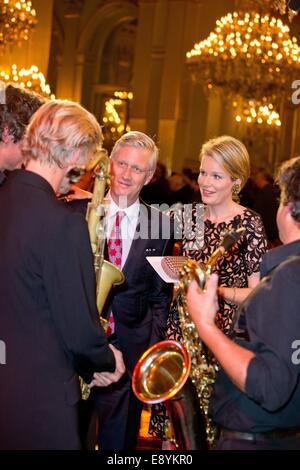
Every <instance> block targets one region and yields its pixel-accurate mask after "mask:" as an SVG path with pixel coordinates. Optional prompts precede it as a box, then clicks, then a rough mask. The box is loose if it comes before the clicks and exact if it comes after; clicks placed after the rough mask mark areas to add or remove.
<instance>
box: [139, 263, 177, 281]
mask: <svg viewBox="0 0 300 470" xmlns="http://www.w3.org/2000/svg"><path fill="white" fill-rule="evenodd" d="M163 258H164V257H163V256H146V260H147V261H148V262H149V263H150V264H151V266H152V267H153V269H155V271H156V272H157V274H158V275H159V276H160V277H161V278H162V280H163V281H165V282H168V283H171V284H177V281H175V280H174V278H172V277H170V276H169V275H168V274H167V273H166V272H165V270H164V269H163V267H162V265H161V261H162V259H163ZM178 282H179V281H178Z"/></svg>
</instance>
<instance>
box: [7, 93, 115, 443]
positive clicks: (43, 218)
mask: <svg viewBox="0 0 300 470" xmlns="http://www.w3.org/2000/svg"><path fill="white" fill-rule="evenodd" d="M102 139H103V137H102V132H101V128H100V126H99V124H98V123H97V121H96V119H95V117H94V116H93V115H92V114H90V113H89V112H88V111H86V110H85V109H84V108H82V107H81V106H80V105H79V104H76V103H72V102H70V101H60V100H54V101H50V102H47V103H46V104H44V105H43V106H42V107H41V108H40V109H39V110H38V111H36V113H35V115H34V116H33V118H32V120H31V122H30V124H29V126H28V128H27V130H26V133H25V136H24V138H23V140H22V145H21V151H22V155H23V157H24V159H25V160H26V161H27V164H26V169H19V170H14V171H12V172H11V173H10V174H9V176H8V178H7V181H6V182H5V184H4V185H2V187H1V188H0V220H1V227H0V237H1V246H0V257H1V263H0V312H1V315H0V332H1V340H2V341H3V342H4V343H5V345H6V350H7V362H6V364H4V365H1V370H0V374H1V375H0V377H1V392H0V449H28V450H32V449H64V450H67V449H80V440H79V435H78V402H79V400H80V397H81V393H80V387H79V379H78V374H80V375H81V376H82V377H83V378H84V379H85V381H86V382H90V383H91V386H94V385H99V386H105V385H108V384H111V383H112V382H114V381H117V380H119V379H120V377H121V376H122V374H123V372H124V364H123V360H122V355H121V353H120V352H119V351H117V350H116V349H115V348H114V347H113V346H111V347H109V345H108V342H107V339H106V337H105V334H104V331H103V329H102V327H101V326H100V322H99V318H98V312H97V305H96V283H95V272H94V266H93V255H92V250H91V245H90V239H89V233H88V228H87V224H86V221H85V219H84V217H83V216H82V215H81V214H77V213H73V212H71V211H69V209H68V208H67V207H66V205H65V204H63V203H61V202H59V201H57V199H56V192H57V190H58V188H59V186H60V184H61V181H62V179H63V177H64V176H65V175H66V173H67V172H68V171H69V170H70V169H71V168H72V167H74V166H76V165H79V164H86V163H87V162H88V161H89V159H90V158H92V157H93V155H94V152H96V151H97V150H98V148H99V147H100V146H101V144H102Z"/></svg>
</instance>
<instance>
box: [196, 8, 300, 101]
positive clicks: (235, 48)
mask: <svg viewBox="0 0 300 470" xmlns="http://www.w3.org/2000/svg"><path fill="white" fill-rule="evenodd" d="M289 31H290V29H289V26H287V25H286V24H284V23H283V22H282V20H281V19H280V18H276V17H274V16H272V14H268V13H262V12H257V11H249V12H245V11H240V12H234V13H228V14H227V15H226V16H224V17H223V18H221V19H220V20H218V21H217V22H216V28H215V30H214V31H213V32H211V33H210V35H209V36H208V37H207V38H206V39H205V40H203V41H201V42H199V43H197V44H195V46H194V48H193V49H192V50H191V51H190V52H188V53H187V63H188V67H189V69H190V71H191V74H192V78H193V79H194V80H196V81H201V82H203V81H204V82H206V84H207V85H209V86H212V85H213V86H218V87H222V88H223V89H224V91H225V92H226V93H231V94H233V95H236V94H237V95H241V96H243V97H244V98H245V99H255V100H258V101H259V100H262V99H268V100H269V101H270V102H272V103H275V102H276V101H277V100H278V99H279V98H280V99H281V98H282V97H283V96H288V95H290V93H291V92H290V87H291V83H292V81H293V80H296V79H297V78H299V76H300V47H299V45H298V43H297V39H296V38H295V37H293V38H291V37H290V34H289Z"/></svg>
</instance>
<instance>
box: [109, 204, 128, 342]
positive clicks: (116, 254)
mask: <svg viewBox="0 0 300 470" xmlns="http://www.w3.org/2000/svg"><path fill="white" fill-rule="evenodd" d="M123 216H124V212H123V211H118V212H117V213H116V220H115V224H114V225H113V228H112V231H111V234H110V238H109V240H108V241H107V246H108V256H109V261H110V262H111V263H112V264H114V265H115V266H117V267H118V268H120V269H121V266H122V234H121V220H122V218H123ZM114 332H115V321H114V316H113V313H112V311H110V314H109V317H108V328H107V331H106V336H110V335H112V334H113V333H114Z"/></svg>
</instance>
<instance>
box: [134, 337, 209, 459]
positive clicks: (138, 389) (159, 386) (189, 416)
mask: <svg viewBox="0 0 300 470" xmlns="http://www.w3.org/2000/svg"><path fill="white" fill-rule="evenodd" d="M190 368H191V360H190V356H189V354H188V352H187V350H186V348H185V347H184V346H183V345H182V344H180V343H178V342H177V341H173V340H167V341H161V342H159V343H156V344H155V345H154V346H152V347H151V348H149V349H148V350H147V351H146V352H145V353H144V354H143V355H142V357H141V358H140V359H139V361H138V363H137V364H136V366H135V369H134V372H133V376H132V388H133V391H134V393H135V395H136V396H137V398H138V399H139V400H141V401H142V402H144V403H147V404H154V403H164V404H165V406H166V408H167V410H168V415H169V417H170V425H171V429H169V430H168V431H169V432H168V434H169V435H168V438H170V439H171V440H173V441H174V442H175V443H176V446H177V447H178V448H179V449H185V450H204V449H206V448H207V445H206V431H205V418H204V416H203V414H202V412H201V410H199V406H198V396H197V392H196V389H195V387H194V386H193V384H192V383H191V381H190V379H189V375H190Z"/></svg>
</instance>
